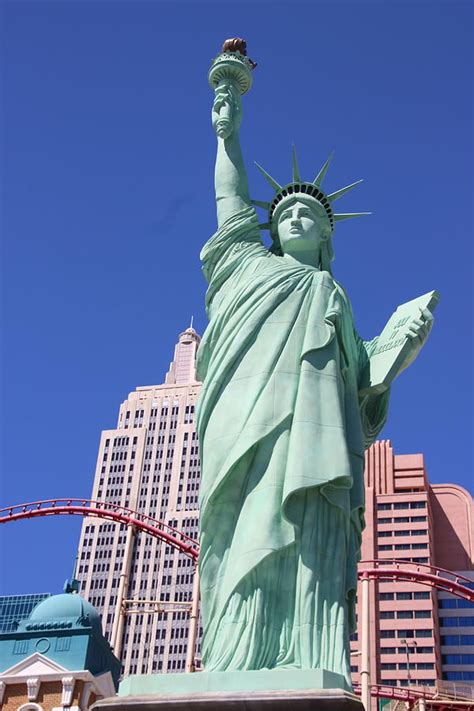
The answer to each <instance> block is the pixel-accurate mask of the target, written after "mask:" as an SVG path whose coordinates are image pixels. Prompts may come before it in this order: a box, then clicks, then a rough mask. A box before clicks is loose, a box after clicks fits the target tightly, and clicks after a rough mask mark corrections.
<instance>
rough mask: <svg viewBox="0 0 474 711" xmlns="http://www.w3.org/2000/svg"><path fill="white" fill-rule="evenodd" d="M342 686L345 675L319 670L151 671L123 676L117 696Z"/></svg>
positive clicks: (332, 687) (337, 687)
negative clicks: (161, 672)
mask: <svg viewBox="0 0 474 711" xmlns="http://www.w3.org/2000/svg"><path fill="white" fill-rule="evenodd" d="M340 688H344V678H343V677H341V676H339V675H338V674H332V673H330V672H326V671H320V670H319V669H312V670H309V671H308V670H301V669H293V670H286V671H285V672H284V673H282V672H281V671H279V670H275V669H273V670H268V669H267V670H263V671H247V672H200V673H198V674H153V675H136V676H129V677H127V678H125V679H124V680H123V681H122V682H121V684H120V688H119V691H118V694H119V696H135V695H137V696H138V695H143V694H173V693H176V694H178V693H179V694H193V693H202V692H206V691H215V692H224V693H225V692H233V691H237V692H238V691H248V692H252V691H289V690H292V689H294V690H301V689H340Z"/></svg>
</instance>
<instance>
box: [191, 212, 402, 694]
mask: <svg viewBox="0 0 474 711" xmlns="http://www.w3.org/2000/svg"><path fill="white" fill-rule="evenodd" d="M201 258H202V262H203V271H204V274H205V277H206V279H207V280H208V282H209V288H208V292H207V296H206V308H207V312H208V316H209V326H208V328H207V329H206V332H205V334H204V337H203V340H202V342H201V345H200V348H199V352H198V377H199V378H200V379H201V380H203V388H202V392H201V396H200V401H199V405H198V413H197V423H198V436H199V440H200V446H201V472H202V473H201V477H202V478H201V492H200V509H201V518H200V546H201V553H200V562H199V567H200V576H201V611H202V620H203V640H202V660H203V666H204V668H205V669H206V670H208V671H212V670H216V671H224V670H249V669H262V668H276V667H282V668H288V667H291V668H304V669H311V668H321V669H327V670H330V671H334V672H338V673H340V674H342V675H344V677H345V679H346V683H347V687H348V688H350V686H351V682H350V670H349V634H350V631H351V629H352V628H353V626H354V598H355V591H356V585H357V569H356V566H357V561H358V557H359V550H360V541H361V532H362V529H363V511H364V481H363V470H364V449H365V447H367V446H369V445H370V444H371V443H372V441H373V440H374V439H375V437H376V435H377V434H378V432H379V431H380V429H381V428H382V426H383V424H384V422H385V419H386V413H387V405H388V393H385V394H383V395H379V396H373V397H365V398H364V399H360V398H359V396H358V389H359V387H362V384H363V383H364V382H365V379H366V378H367V372H368V359H369V355H370V352H371V349H373V348H374V347H375V342H376V339H375V340H374V341H372V342H369V343H367V342H363V341H362V340H361V339H360V337H359V336H358V335H357V333H356V331H355V329H354V323H353V317H352V312H351V307H350V304H349V301H348V299H347V296H346V295H345V292H344V291H343V289H342V288H341V287H340V286H339V285H338V284H337V283H336V282H335V280H334V279H333V277H332V275H331V274H330V273H329V272H326V271H320V270H318V269H317V268H314V267H310V266H307V265H304V264H300V263H298V262H296V261H295V260H293V259H292V258H291V257H287V256H283V257H281V256H277V255H275V254H271V253H270V252H269V251H268V250H267V249H266V248H265V246H264V245H263V244H262V242H261V238H260V231H259V228H258V223H257V218H256V215H255V212H254V210H253V208H246V209H244V210H242V211H241V212H240V213H237V214H235V215H234V216H233V217H231V218H230V219H229V220H227V221H226V222H225V223H224V225H223V226H222V227H221V228H220V229H219V230H218V232H217V233H216V234H215V235H214V236H213V237H212V238H211V239H210V240H209V241H208V243H207V244H206V245H205V247H204V249H203V251H202V254H201Z"/></svg>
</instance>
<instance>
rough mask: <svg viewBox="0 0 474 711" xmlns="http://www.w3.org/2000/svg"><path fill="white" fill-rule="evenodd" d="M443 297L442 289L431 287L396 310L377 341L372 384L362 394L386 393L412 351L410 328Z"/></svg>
mask: <svg viewBox="0 0 474 711" xmlns="http://www.w3.org/2000/svg"><path fill="white" fill-rule="evenodd" d="M438 301H439V293H438V292H437V291H430V292H428V293H427V294H423V296H419V297H418V298H417V299H412V301H407V302H406V303H405V304H401V306H399V307H398V308H397V310H396V311H395V312H394V313H393V314H392V316H391V317H390V319H389V320H388V322H387V325H386V326H385V328H384V330H383V331H382V333H381V334H380V336H379V339H378V341H377V345H376V346H375V349H374V351H373V353H372V354H371V356H370V375H369V383H370V384H369V385H368V386H367V387H365V388H362V389H361V390H360V391H359V393H360V395H368V394H369V393H374V392H375V393H382V392H384V391H385V390H387V388H388V387H389V386H390V384H391V383H392V381H393V380H395V378H396V377H397V375H398V374H399V373H400V370H401V368H402V365H403V363H404V361H405V359H406V357H407V355H408V353H409V351H410V339H409V338H408V336H407V335H406V334H407V329H408V327H409V325H410V323H411V322H412V321H413V319H415V318H418V317H419V315H420V312H421V310H423V309H428V310H429V311H431V312H432V311H433V310H434V308H435V306H436V305H437V303H438Z"/></svg>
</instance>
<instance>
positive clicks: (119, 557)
mask: <svg viewBox="0 0 474 711" xmlns="http://www.w3.org/2000/svg"><path fill="white" fill-rule="evenodd" d="M199 341H200V337H199V335H198V334H197V333H196V331H195V330H194V329H193V328H191V327H190V328H188V329H186V331H184V332H183V333H181V334H180V336H179V340H178V343H177V344H176V347H175V352H174V359H173V361H172V362H171V364H170V368H169V371H168V373H167V374H166V378H165V382H164V384H162V385H150V386H145V387H139V388H137V389H136V390H135V391H134V392H132V393H130V394H129V396H128V398H127V399H126V400H125V401H124V402H123V403H122V405H121V406H120V411H119V416H118V422H117V427H116V428H115V429H111V430H105V431H103V432H102V435H101V439H100V446H99V454H98V457H97V466H96V471H95V479H94V487H93V492H92V499H94V500H96V501H107V502H109V503H110V504H116V505H120V506H126V507H129V508H130V509H132V510H134V511H138V512H140V513H142V514H146V515H148V516H150V517H152V518H154V519H158V520H161V521H163V522H164V523H166V524H168V525H170V526H173V527H175V528H177V529H179V530H181V531H182V532H183V533H186V534H187V535H189V536H191V537H193V538H195V537H197V533H198V492H199V479H200V468H199V445H198V442H197V436H196V430H195V405H196V400H197V397H198V394H199V389H200V383H199V382H198V381H197V380H196V370H195V362H196V351H197V347H198V345H199ZM192 573H193V563H192V561H191V559H190V558H187V557H186V556H184V555H181V554H179V553H178V552H177V551H175V550H174V549H173V548H171V547H169V546H167V545H166V544H165V543H163V542H161V541H159V540H157V539H154V538H151V537H150V536H146V535H143V534H138V535H135V533H134V531H133V530H132V529H131V528H127V526H125V525H117V524H116V523H112V522H110V523H109V522H107V521H104V520H101V519H97V518H86V519H85V520H84V523H83V526H82V531H81V538H80V544H79V560H78V569H77V577H78V579H79V581H80V583H81V594H83V595H84V596H85V597H86V598H87V599H88V600H89V601H90V602H91V603H92V604H93V605H94V606H95V607H96V609H97V610H98V611H99V612H100V614H101V616H102V621H103V625H104V632H105V634H106V636H107V638H108V639H109V641H111V642H112V643H113V644H114V648H115V650H116V653H117V656H119V657H121V660H122V666H123V674H125V675H127V674H147V673H152V672H155V673H156V672H160V671H179V670H184V663H185V656H186V648H187V636H188V626H189V612H188V610H187V609H186V606H185V605H181V606H180V604H179V603H186V602H188V601H190V599H191V591H192V579H193V574H192ZM127 600H128V601H130V600H134V601H137V604H133V603H130V602H124V604H123V605H122V610H123V609H126V610H127V613H128V614H126V615H125V616H123V615H120V614H118V609H119V607H120V602H121V601H127ZM139 601H142V602H139ZM143 601H150V602H147V603H145V604H144V603H143ZM151 602H162V603H165V605H164V606H165V607H167V611H166V612H164V613H159V614H157V613H156V612H152V611H151V610H152V604H151ZM171 602H173V603H176V604H175V605H174V607H173V608H171V607H170V605H169V603H171ZM166 603H168V605H166ZM180 608H181V609H180Z"/></svg>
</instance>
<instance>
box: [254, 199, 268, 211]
mask: <svg viewBox="0 0 474 711" xmlns="http://www.w3.org/2000/svg"><path fill="white" fill-rule="evenodd" d="M250 202H251V203H252V205H255V206H256V207H263V209H264V210H269V209H270V205H271V202H264V201H263V200H250Z"/></svg>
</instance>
